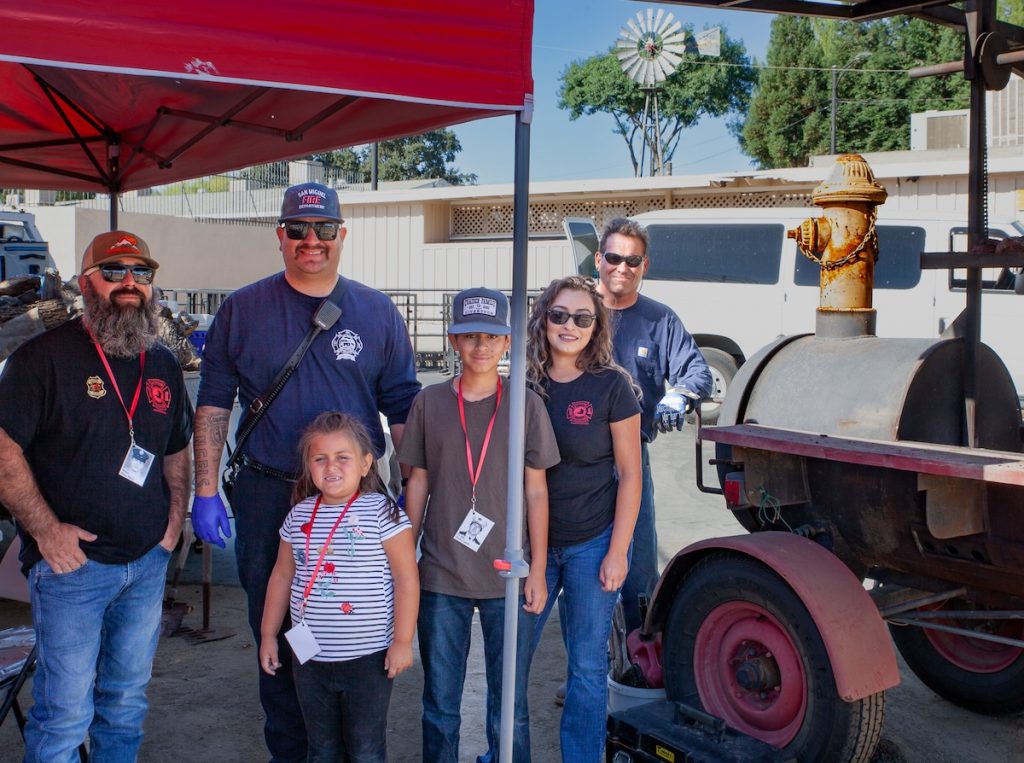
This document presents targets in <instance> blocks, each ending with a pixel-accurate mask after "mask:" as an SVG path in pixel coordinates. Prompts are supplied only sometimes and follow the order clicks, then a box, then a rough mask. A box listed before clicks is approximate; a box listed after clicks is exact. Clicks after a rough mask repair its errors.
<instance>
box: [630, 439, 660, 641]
mask: <svg viewBox="0 0 1024 763" xmlns="http://www.w3.org/2000/svg"><path fill="white" fill-rule="evenodd" d="M647 448H648V445H647V443H646V442H645V443H643V444H642V446H641V448H640V454H641V466H642V478H643V488H642V491H641V493H640V513H639V514H638V515H637V518H636V528H635V529H634V530H633V557H632V559H631V561H630V563H629V572H628V573H627V575H626V582H625V583H624V584H623V586H622V611H623V614H624V615H625V616H626V632H627V633H629V632H630V631H633V630H635V629H637V628H639V627H640V625H641V623H640V606H639V605H638V604H637V601H638V599H637V597H638V596H639V595H640V594H647V598H648V599H649V598H650V597H651V594H653V593H654V586H656V585H657V584H658V578H659V577H661V573H660V572H659V568H658V529H657V527H655V524H654V480H653V479H652V478H651V454H650V452H649V451H648V449H647Z"/></svg>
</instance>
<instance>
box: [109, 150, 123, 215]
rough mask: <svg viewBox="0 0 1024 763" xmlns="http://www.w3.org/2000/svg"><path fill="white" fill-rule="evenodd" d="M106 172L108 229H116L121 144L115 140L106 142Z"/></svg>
mask: <svg viewBox="0 0 1024 763" xmlns="http://www.w3.org/2000/svg"><path fill="white" fill-rule="evenodd" d="M107 173H108V175H109V177H110V185H109V190H110V230H117V199H118V196H119V195H120V184H121V181H120V179H119V177H120V174H121V145H120V144H119V143H117V141H116V140H112V141H111V142H110V143H108V144H107Z"/></svg>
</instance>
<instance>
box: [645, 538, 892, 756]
mask: <svg viewBox="0 0 1024 763" xmlns="http://www.w3.org/2000/svg"><path fill="white" fill-rule="evenodd" d="M663 643H664V669H665V689H666V693H667V694H668V698H669V699H671V700H676V701H680V702H685V703H687V704H689V705H691V706H696V707H699V708H701V709H703V710H705V711H707V712H709V713H711V714H713V715H716V716H718V717H720V718H722V719H723V720H725V722H726V723H727V724H728V725H729V726H731V727H733V728H735V729H736V730H738V731H741V732H743V733H746V734H748V735H750V736H753V737H755V738H757V739H760V740H761V741H763V742H767V743H768V744H771V745H773V746H775V747H779V748H780V749H783V750H784V751H785V752H786V753H788V754H790V755H792V756H793V757H794V758H795V759H797V760H801V761H830V763H833V762H834V763H843V762H846V761H849V762H851V763H867V761H870V760H871V756H872V754H873V753H874V750H875V747H876V746H877V745H878V741H879V738H880V737H881V733H882V716H883V714H884V710H885V693H884V692H878V693H877V694H872V695H870V696H868V697H865V698H863V699H860V700H857V701H855V702H844V701H843V700H842V699H841V698H840V697H839V695H838V692H837V690H836V685H835V678H834V677H833V673H832V666H831V663H830V662H829V659H828V654H827V652H826V651H825V645H824V643H823V642H822V639H821V634H820V633H819V632H818V629H817V627H816V626H815V624H814V621H813V619H812V618H811V616H810V614H809V613H808V611H807V609H806V607H804V605H803V604H802V603H801V601H800V599H799V598H798V597H797V595H796V594H795V593H794V592H793V590H792V589H791V588H790V587H789V586H788V585H787V584H786V583H785V582H784V581H783V580H782V579H781V578H780V577H778V576H777V575H776V574H775V573H774V572H772V570H771V569H770V568H768V567H767V566H765V565H763V564H761V563H760V562H757V561H755V560H753V559H749V558H747V557H743V556H739V555H736V554H715V555H712V556H709V557H707V558H705V559H703V560H701V561H700V562H699V563H698V564H697V565H696V566H695V567H694V568H693V570H692V571H691V572H690V573H689V574H688V575H687V577H686V579H685V580H684V582H683V584H682V586H681V588H680V590H679V592H678V593H677V595H676V599H675V601H674V602H673V605H672V610H671V612H670V613H669V619H668V622H667V624H666V628H665V634H664V642H663ZM695 666H697V667H695ZM751 666H754V669H755V675H756V669H757V666H767V669H764V668H763V667H762V673H761V675H765V676H769V677H767V678H765V679H764V680H763V681H762V682H760V683H758V682H757V681H755V682H754V684H755V685H754V686H753V687H751V682H750V676H751V675H752V674H751V673H750V669H751ZM723 667H725V668H727V669H722V668H723ZM868 667H869V666H865V669H868ZM744 676H745V677H746V678H747V681H746V683H745V684H744V683H743V682H741V680H740V679H741V678H742V677H744Z"/></svg>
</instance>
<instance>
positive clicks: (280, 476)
mask: <svg viewBox="0 0 1024 763" xmlns="http://www.w3.org/2000/svg"><path fill="white" fill-rule="evenodd" d="M238 463H239V464H241V465H242V466H244V467H245V468H247V469H252V470H253V471H254V472H259V473H260V474H264V475H266V476H267V477H273V478H274V479H275V480H281V481H282V482H295V481H297V480H298V479H299V475H298V474H294V473H293V472H286V471H282V470H281V469H275V468H274V467H272V466H267V465H266V464H261V463H260V462H259V461H257V460H256V459H255V458H250V457H249V456H246V455H245V454H243V455H242V456H241V457H240V458H239V459H238Z"/></svg>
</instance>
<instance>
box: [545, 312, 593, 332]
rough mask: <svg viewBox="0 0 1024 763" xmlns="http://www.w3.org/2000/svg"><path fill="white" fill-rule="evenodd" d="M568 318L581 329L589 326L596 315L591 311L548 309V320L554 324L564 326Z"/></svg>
mask: <svg viewBox="0 0 1024 763" xmlns="http://www.w3.org/2000/svg"><path fill="white" fill-rule="evenodd" d="M570 318H572V322H573V323H575V324H576V325H577V326H578V327H579V328H581V329H586V328H590V326H591V324H593V322H594V321H595V320H597V316H596V315H594V314H593V313H567V312H566V311H565V310H548V320H549V321H551V322H552V323H554V324H555V325H556V326H564V325H565V324H566V323H567V322H568V320H569V319H570Z"/></svg>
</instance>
